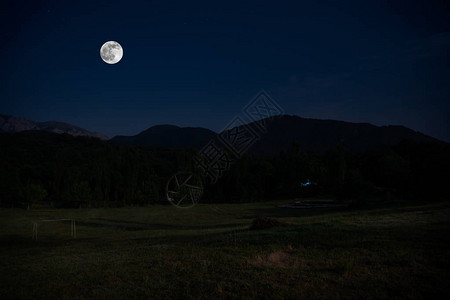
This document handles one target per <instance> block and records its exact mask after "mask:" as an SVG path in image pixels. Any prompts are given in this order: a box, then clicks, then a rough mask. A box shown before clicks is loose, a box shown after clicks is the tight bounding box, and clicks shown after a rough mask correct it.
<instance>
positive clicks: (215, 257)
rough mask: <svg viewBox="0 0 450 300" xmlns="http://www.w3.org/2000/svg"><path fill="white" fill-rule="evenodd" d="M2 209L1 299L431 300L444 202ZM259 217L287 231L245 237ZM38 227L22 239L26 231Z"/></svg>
mask: <svg viewBox="0 0 450 300" xmlns="http://www.w3.org/2000/svg"><path fill="white" fill-rule="evenodd" d="M285 203H288V202H287V201H277V202H265V203H249V204H218V205H207V204H199V205H197V206H195V207H193V208H190V209H179V208H176V207H173V206H162V205H155V206H150V207H134V208H108V209H105V208H104V209H73V210H50V209H41V210H38V209H36V210H29V211H26V210H20V209H3V210H0V299H31V298H33V299H233V298H235V299H299V298H300V299H302V298H303V299H310V298H327V299H339V298H352V299H367V298H372V299H379V298H394V299H395V298H397V299H417V298H418V299H420V298H427V299H436V298H442V299H443V298H447V297H448V295H449V294H450V284H449V283H450V246H449V245H450V230H449V229H450V226H449V225H450V203H445V202H444V203H435V204H396V205H392V204H391V205H380V206H377V207H372V208H370V209H369V208H366V209H350V208H334V209H331V208H329V209H290V208H281V207H279V205H282V204H285ZM258 215H265V216H269V217H273V218H276V219H277V220H280V221H284V222H288V223H291V224H292V226H288V227H279V228H271V229H264V230H249V226H250V224H251V223H252V220H253V219H254V218H255V217H256V216H258ZM55 218H73V219H75V220H76V225H77V238H76V239H73V238H71V237H70V223H69V222H61V223H58V222H53V223H42V224H40V225H39V228H38V240H37V241H33V240H32V228H33V222H34V221H36V220H42V219H55Z"/></svg>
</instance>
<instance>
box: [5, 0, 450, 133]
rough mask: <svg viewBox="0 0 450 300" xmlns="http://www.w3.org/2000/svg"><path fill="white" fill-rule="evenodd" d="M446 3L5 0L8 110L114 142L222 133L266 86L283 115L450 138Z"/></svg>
mask: <svg viewBox="0 0 450 300" xmlns="http://www.w3.org/2000/svg"><path fill="white" fill-rule="evenodd" d="M449 3H450V2H446V1H444V0H442V1H441V0H437V1H418V2H414V1H289V2H285V1H239V2H232V1H205V2H195V1H132V0H128V1H113V0H109V1H93V0H91V1H61V0H58V1H29V3H28V2H27V1H6V2H5V1H2V4H1V21H0V22H1V28H2V30H1V38H2V41H3V46H2V47H1V57H2V64H1V73H0V74H1V82H2V83H1V86H0V99H1V100H0V101H1V102H0V103H1V106H0V113H3V114H12V115H14V116H19V117H25V118H29V119H32V120H34V121H48V120H57V121H63V122H67V123H71V124H74V125H78V126H80V127H83V128H86V129H88V130H91V131H98V132H101V133H104V134H106V135H108V136H110V137H112V136H114V135H118V134H126V135H131V134H137V133H138V132H140V131H142V130H144V129H146V128H148V127H150V126H152V125H156V124H174V125H179V126H201V127H207V128H210V129H212V130H215V131H218V130H220V129H222V128H223V127H224V126H225V125H226V124H227V122H228V121H229V120H230V119H231V118H232V117H233V116H235V115H237V114H239V113H240V111H241V109H242V108H243V107H244V106H245V104H246V103H247V102H248V101H250V100H251V99H252V97H253V96H254V95H255V94H256V93H257V92H258V91H260V90H266V91H267V92H268V93H269V94H270V95H271V96H272V97H273V98H274V99H275V100H276V101H277V102H278V103H279V104H280V105H281V106H282V107H283V108H284V109H285V111H286V113H288V114H296V115H299V116H302V117H310V118H320V119H338V120H345V121H354V122H370V123H373V124H376V125H387V124H396V125H404V126H407V127H410V128H412V129H414V130H418V131H421V132H424V133H426V134H429V135H432V136H434V137H437V138H440V139H443V140H446V141H450V62H449V60H450V4H449ZM108 40H114V41H117V42H119V43H120V44H121V45H122V46H123V48H124V56H123V59H122V60H121V61H120V62H119V63H118V64H116V65H108V64H106V63H104V62H103V61H102V60H101V58H100V55H99V50H100V47H101V45H102V44H103V43H104V42H106V41H108Z"/></svg>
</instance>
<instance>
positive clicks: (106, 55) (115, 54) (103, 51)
mask: <svg viewBox="0 0 450 300" xmlns="http://www.w3.org/2000/svg"><path fill="white" fill-rule="evenodd" d="M100 56H101V58H102V59H103V61H104V62H105V63H107V64H110V65H112V64H116V63H118V62H119V61H120V60H121V59H122V57H123V49H122V46H120V44H119V43H118V42H115V41H108V42H106V43H104V44H103V46H102V47H101V48H100Z"/></svg>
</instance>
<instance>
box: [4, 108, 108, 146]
mask: <svg viewBox="0 0 450 300" xmlns="http://www.w3.org/2000/svg"><path fill="white" fill-rule="evenodd" d="M28 130H36V131H48V132H54V133H59V134H61V133H67V134H70V135H73V136H87V137H95V138H98V139H101V140H107V139H108V137H107V136H105V135H103V134H100V133H97V132H90V131H88V130H86V129H83V128H81V127H78V126H75V125H71V124H67V123H63V122H57V121H48V122H34V121H32V120H28V119H25V118H20V117H14V116H11V115H1V114H0V132H6V133H16V132H21V131H28Z"/></svg>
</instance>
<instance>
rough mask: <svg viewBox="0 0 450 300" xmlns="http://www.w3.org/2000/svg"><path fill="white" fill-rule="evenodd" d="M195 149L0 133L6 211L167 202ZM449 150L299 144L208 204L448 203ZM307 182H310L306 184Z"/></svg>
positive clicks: (232, 177)
mask: <svg viewBox="0 0 450 300" xmlns="http://www.w3.org/2000/svg"><path fill="white" fill-rule="evenodd" d="M196 153H197V152H196V151H195V150H174V149H168V148H155V147H137V146H117V145H113V144H111V143H108V142H102V141H100V140H97V139H94V138H85V137H73V136H70V135H66V134H63V135H59V134H53V133H46V132H22V133H18V134H13V135H10V134H0V206H1V207H31V206H33V205H39V204H49V205H52V206H54V207H120V206H131V205H148V204H153V203H168V202H167V201H166V200H165V186H166V182H167V180H168V179H169V178H170V177H171V176H172V175H173V174H174V173H176V172H178V171H192V170H196V169H195V167H194V160H193V157H194V156H195V155H196ZM449 170H450V147H449V145H448V144H434V143H415V142H409V141H404V142H401V143H400V144H398V145H396V146H392V147H388V146H380V147H376V148H373V149H371V150H368V151H365V152H361V153H351V152H349V151H346V150H345V149H343V148H341V147H335V148H332V149H329V150H328V151H325V152H306V151H303V150H302V149H301V148H300V147H299V145H298V144H297V143H295V142H294V143H293V144H292V145H291V147H289V148H288V149H286V151H283V152H281V153H280V154H278V155H275V156H270V157H262V156H255V155H244V156H243V157H242V158H241V159H239V160H238V161H237V162H236V163H235V164H233V165H232V166H231V168H230V169H229V170H228V171H226V172H224V174H223V176H222V177H221V178H220V179H219V180H218V181H217V182H216V183H214V184H212V183H208V181H207V180H206V181H205V183H206V185H205V193H204V196H203V197H202V199H201V202H206V203H209V202H249V201H251V202H253V201H262V200H267V199H279V198H296V197H301V196H312V195H319V194H323V195H331V196H336V197H337V199H340V200H344V201H345V200H350V201H353V202H354V203H364V202H365V201H367V200H368V199H371V198H372V197H387V198H390V197H396V198H399V199H405V200H408V199H422V200H426V201H433V200H440V199H445V198H446V199H448V198H449V196H450V192H449V188H448V184H449V182H450V181H449V180H450V175H449V174H450V172H449ZM302 183H310V184H308V185H305V186H302Z"/></svg>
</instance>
